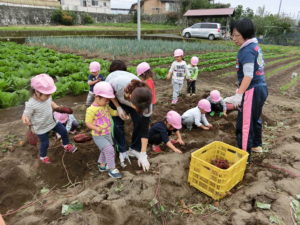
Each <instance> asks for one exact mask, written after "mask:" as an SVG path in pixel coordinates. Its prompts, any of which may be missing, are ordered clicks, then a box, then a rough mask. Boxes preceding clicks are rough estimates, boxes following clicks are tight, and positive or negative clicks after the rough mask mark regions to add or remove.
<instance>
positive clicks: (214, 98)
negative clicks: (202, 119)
mask: <svg viewBox="0 0 300 225" xmlns="http://www.w3.org/2000/svg"><path fill="white" fill-rule="evenodd" d="M210 98H211V100H212V101H213V102H219V101H220V100H221V94H220V92H219V91H218V90H213V91H211V92H210Z"/></svg>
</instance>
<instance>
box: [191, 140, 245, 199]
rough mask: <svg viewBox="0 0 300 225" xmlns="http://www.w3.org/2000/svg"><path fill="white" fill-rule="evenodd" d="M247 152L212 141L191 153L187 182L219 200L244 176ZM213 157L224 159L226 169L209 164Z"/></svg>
mask: <svg viewBox="0 0 300 225" xmlns="http://www.w3.org/2000/svg"><path fill="white" fill-rule="evenodd" d="M248 155H249V154H248V153H247V152H246V151H243V150H241V149H239V148H236V147H233V146H231V145H228V144H225V143H223V142H220V141H215V142H212V143H210V144H208V145H206V146H204V147H202V148H200V149H199V150H196V151H195V152H193V153H192V158H191V163H190V170H189V177H188V182H189V183H190V185H191V186H193V187H195V188H197V189H198V190H199V191H202V192H203V193H205V194H207V195H209V196H210V197H212V198H213V199H215V200H219V199H221V198H223V197H225V195H226V194H227V192H228V191H229V190H230V189H231V188H233V187H234V186H235V185H236V184H237V183H239V182H240V181H241V180H242V179H243V176H244V173H245V169H246V164H247V159H248ZM214 159H226V160H227V161H228V162H229V165H230V167H229V168H228V169H226V170H224V169H220V168H218V167H216V166H214V165H212V164H211V161H212V160H214Z"/></svg>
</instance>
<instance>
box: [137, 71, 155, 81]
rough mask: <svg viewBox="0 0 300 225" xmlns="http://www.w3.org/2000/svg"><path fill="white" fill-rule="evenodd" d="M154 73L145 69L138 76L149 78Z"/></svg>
mask: <svg viewBox="0 0 300 225" xmlns="http://www.w3.org/2000/svg"><path fill="white" fill-rule="evenodd" d="M153 76H154V74H153V72H152V71H151V70H147V71H146V72H144V73H143V74H142V75H141V76H140V77H141V78H142V79H143V80H147V79H149V78H153Z"/></svg>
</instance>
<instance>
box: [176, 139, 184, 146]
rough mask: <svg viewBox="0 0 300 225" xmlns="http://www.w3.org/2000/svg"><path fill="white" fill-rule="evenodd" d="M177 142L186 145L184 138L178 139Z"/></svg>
mask: <svg viewBox="0 0 300 225" xmlns="http://www.w3.org/2000/svg"><path fill="white" fill-rule="evenodd" d="M177 142H178V143H179V144H181V145H185V143H184V141H183V140H182V139H177Z"/></svg>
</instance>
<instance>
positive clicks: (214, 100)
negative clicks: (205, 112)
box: [206, 90, 227, 117]
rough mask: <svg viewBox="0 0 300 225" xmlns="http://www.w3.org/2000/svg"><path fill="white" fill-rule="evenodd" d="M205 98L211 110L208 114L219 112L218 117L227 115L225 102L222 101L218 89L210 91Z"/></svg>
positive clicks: (212, 114)
mask: <svg viewBox="0 0 300 225" xmlns="http://www.w3.org/2000/svg"><path fill="white" fill-rule="evenodd" d="M206 99H207V100H208V101H209V102H210V105H211V112H210V114H209V115H211V116H214V115H215V113H219V116H220V117H221V116H223V115H224V116H225V117H227V108H226V103H225V102H224V100H223V98H222V97H221V95H220V92H219V91H218V90H213V91H211V92H210V94H209V96H208V97H207V98H206Z"/></svg>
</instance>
